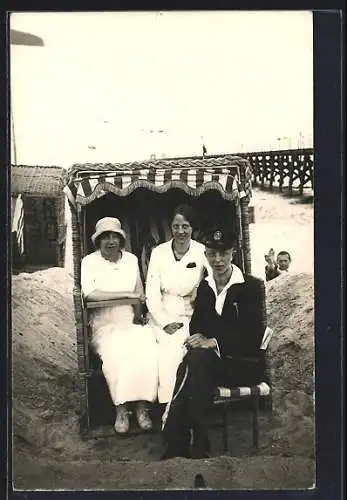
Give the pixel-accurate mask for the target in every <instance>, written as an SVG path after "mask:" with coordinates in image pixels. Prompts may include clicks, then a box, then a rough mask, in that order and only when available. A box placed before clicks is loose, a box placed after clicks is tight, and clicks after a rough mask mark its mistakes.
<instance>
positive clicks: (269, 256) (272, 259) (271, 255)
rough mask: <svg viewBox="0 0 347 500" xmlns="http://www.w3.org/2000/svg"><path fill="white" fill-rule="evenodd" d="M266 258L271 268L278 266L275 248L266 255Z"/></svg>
mask: <svg viewBox="0 0 347 500" xmlns="http://www.w3.org/2000/svg"><path fill="white" fill-rule="evenodd" d="M264 257H265V261H266V263H267V265H268V266H269V267H271V268H274V267H275V266H276V261H275V252H274V249H273V248H270V250H269V251H268V253H266V254H265V255H264Z"/></svg>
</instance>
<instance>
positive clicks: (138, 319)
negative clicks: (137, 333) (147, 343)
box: [133, 314, 148, 326]
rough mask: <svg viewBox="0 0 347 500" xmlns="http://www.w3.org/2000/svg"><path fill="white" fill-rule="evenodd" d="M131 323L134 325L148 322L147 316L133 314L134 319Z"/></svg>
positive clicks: (143, 324)
mask: <svg viewBox="0 0 347 500" xmlns="http://www.w3.org/2000/svg"><path fill="white" fill-rule="evenodd" d="M133 323H134V324H135V325H142V326H145V325H147V323H148V318H147V316H138V315H136V314H135V316H134V319H133Z"/></svg>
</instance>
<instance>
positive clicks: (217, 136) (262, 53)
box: [11, 11, 313, 166]
mask: <svg viewBox="0 0 347 500" xmlns="http://www.w3.org/2000/svg"><path fill="white" fill-rule="evenodd" d="M11 28H13V29H17V30H22V31H27V32H30V33H32V34H35V35H38V36H40V37H41V38H43V40H44V43H45V46H44V47H24V46H11V92H12V109H13V115H14V124H15V135H16V146H17V163H25V164H60V165H63V166H68V165H69V164H71V163H73V162H78V161H80V162H84V161H113V162H117V161H123V160H136V159H144V158H148V157H149V155H150V154H151V153H154V154H156V155H157V156H158V157H160V156H162V155H163V154H165V155H167V156H172V155H188V154H194V153H195V154H200V153H201V137H203V140H204V141H205V143H206V147H207V150H208V153H211V154H213V153H218V152H239V151H240V150H243V151H255V150H262V149H265V150H266V149H268V148H270V147H271V146H272V148H273V149H274V148H276V147H277V146H278V145H279V144H280V146H281V147H283V148H286V147H287V146H288V142H290V141H291V144H292V146H293V147H296V146H297V141H298V135H299V133H300V132H301V133H302V134H303V136H304V140H305V143H306V145H307V146H308V145H311V144H312V135H313V33H312V32H313V29H312V14H311V13H310V12H289V11H288V12H285V11H282V12H279V11H274V12H265V11H263V12H246V11H243V12H240V11H234V12H233V11H229V12H216V11H214V12H191V13H190V12H184V13H183V12H164V13H159V12H158V13H156V12H148V13H115V12H112V13H16V14H12V16H11ZM150 130H152V131H153V132H152V133H150ZM159 130H162V131H163V132H162V133H159V132H158V131H159ZM283 137H288V138H289V140H288V139H282V140H281V141H280V142H279V141H277V138H283ZM88 146H93V147H94V148H95V149H89V148H88Z"/></svg>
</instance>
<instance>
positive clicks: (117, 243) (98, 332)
mask: <svg viewBox="0 0 347 500" xmlns="http://www.w3.org/2000/svg"><path fill="white" fill-rule="evenodd" d="M92 241H93V243H94V246H95V248H96V251H95V252H93V253H91V254H89V255H87V256H86V257H84V258H83V259H82V263H81V286H82V292H83V295H84V298H85V300H87V301H88V300H92V301H98V300H108V299H114V298H119V297H120V296H125V297H126V296H127V294H128V296H129V295H130V296H131V295H132V294H134V293H136V294H138V295H139V296H143V287H142V283H141V279H140V275H139V267H138V261H137V257H136V256H135V255H133V254H132V253H130V252H127V251H125V250H124V245H125V232H124V230H123V229H122V227H121V224H120V222H119V220H118V219H116V218H113V217H105V218H103V219H100V220H99V221H98V222H97V224H96V227H95V233H94V234H93V235H92ZM94 311H95V312H94V313H93V316H92V318H91V326H92V331H93V337H92V344H93V346H94V348H95V350H96V352H97V353H98V354H99V356H100V358H101V360H102V370H103V373H104V376H105V379H106V381H107V384H108V387H109V390H110V395H111V398H112V401H113V403H114V405H115V406H116V410H117V416H116V421H115V426H114V427H115V430H116V432H119V433H126V432H128V430H129V417H128V407H127V403H128V402H130V401H137V405H136V417H137V421H138V424H139V426H140V427H141V428H142V429H143V430H150V429H151V428H152V422H151V419H150V416H149V414H148V409H149V403H150V402H153V401H154V400H155V399H156V397H157V390H158V388H157V386H158V361H157V359H158V358H157V345H156V339H155V335H154V333H153V331H152V329H151V327H150V326H149V325H143V324H142V318H141V305H140V304H139V306H131V305H116V306H110V307H100V308H96V309H95V310H94Z"/></svg>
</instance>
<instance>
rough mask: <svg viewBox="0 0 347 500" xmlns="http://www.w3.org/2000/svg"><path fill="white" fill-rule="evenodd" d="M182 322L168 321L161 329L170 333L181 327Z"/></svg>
mask: <svg viewBox="0 0 347 500" xmlns="http://www.w3.org/2000/svg"><path fill="white" fill-rule="evenodd" d="M182 326H183V323H177V322H173V323H169V324H168V325H166V326H164V328H163V330H164V332H165V333H168V334H169V335H172V334H173V333H175V332H177V330H179V329H180V328H182Z"/></svg>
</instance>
